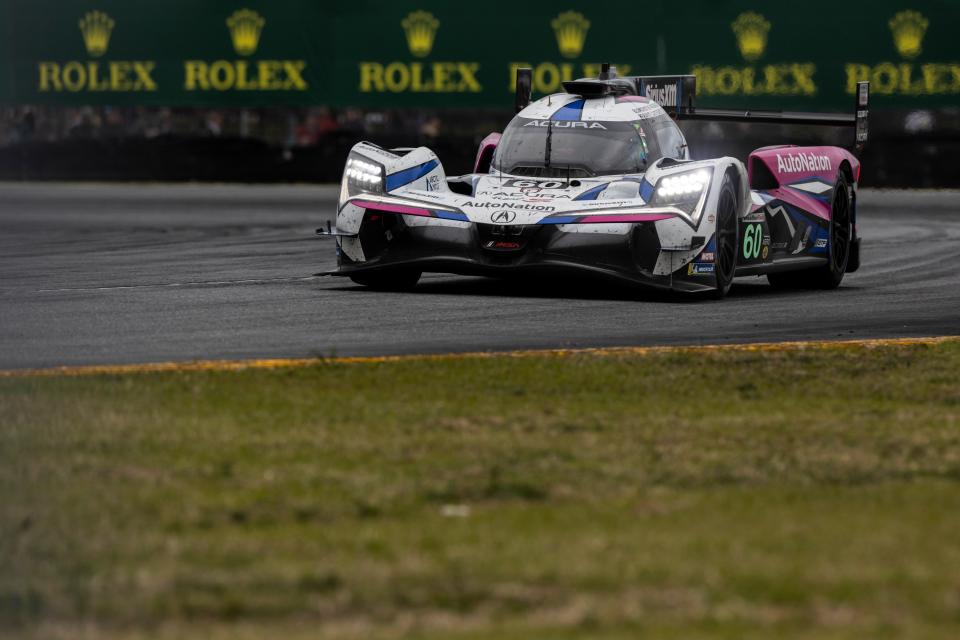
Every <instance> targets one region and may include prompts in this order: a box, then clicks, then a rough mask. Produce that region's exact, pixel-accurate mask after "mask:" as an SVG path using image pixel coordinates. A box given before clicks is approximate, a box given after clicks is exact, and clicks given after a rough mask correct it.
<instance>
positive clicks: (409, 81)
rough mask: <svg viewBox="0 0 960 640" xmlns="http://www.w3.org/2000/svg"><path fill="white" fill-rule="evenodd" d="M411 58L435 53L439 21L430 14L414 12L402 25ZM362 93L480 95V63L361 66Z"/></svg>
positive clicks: (458, 62)
mask: <svg viewBox="0 0 960 640" xmlns="http://www.w3.org/2000/svg"><path fill="white" fill-rule="evenodd" d="M400 26H401V27H402V28H403V35H404V38H406V41H407V48H408V49H409V50H410V55H412V56H413V57H415V58H425V57H427V56H428V55H430V52H431V51H432V50H433V43H434V40H435V39H436V36H437V31H438V30H439V28H440V21H439V20H437V19H436V18H435V17H434V15H433V14H432V13H430V12H429V11H422V10H418V11H413V12H411V13H410V14H408V15H407V17H405V18H404V19H403V20H401V21H400ZM359 67H360V91H361V92H363V93H480V92H481V91H483V86H482V85H481V84H480V82H479V81H478V80H477V74H478V73H479V71H480V64H479V63H477V62H466V61H456V62H404V61H399V60H397V61H393V62H386V63H384V62H373V61H370V62H360V63H359Z"/></svg>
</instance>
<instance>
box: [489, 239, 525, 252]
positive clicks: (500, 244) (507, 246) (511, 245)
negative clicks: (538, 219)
mask: <svg viewBox="0 0 960 640" xmlns="http://www.w3.org/2000/svg"><path fill="white" fill-rule="evenodd" d="M483 246H484V248H486V249H504V250H508V251H515V250H517V249H520V248H522V247H523V245H521V244H520V243H519V242H511V241H509V240H487V241H486V242H485V243H484V244H483Z"/></svg>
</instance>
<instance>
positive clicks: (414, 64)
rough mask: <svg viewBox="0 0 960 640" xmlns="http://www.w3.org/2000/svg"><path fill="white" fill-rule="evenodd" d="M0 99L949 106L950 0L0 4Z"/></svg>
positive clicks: (959, 60) (957, 89) (72, 0)
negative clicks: (529, 94)
mask: <svg viewBox="0 0 960 640" xmlns="http://www.w3.org/2000/svg"><path fill="white" fill-rule="evenodd" d="M0 6H2V7H3V9H2V13H0V18H2V19H3V20H4V23H5V24H4V25H3V33H4V34H5V35H4V41H3V44H2V45H0V102H2V103H5V104H53V105H56V104H63V105H81V104H82V105H98V104H102V105H105V104H110V105H169V106H177V105H224V106H230V105H234V106H260V105H308V104H329V105H334V106H348V105H352V106H359V107H438V108H439V107H481V108H509V105H510V104H511V93H512V91H513V79H514V77H515V71H516V69H517V68H518V67H531V68H532V69H533V88H534V93H535V94H541V95H542V94H545V93H549V92H553V91H558V90H560V89H561V86H562V83H563V82H564V81H565V80H571V79H575V78H578V77H582V76H591V75H596V73H597V72H598V70H599V67H600V63H602V62H607V61H609V62H612V63H614V64H616V65H617V67H618V70H619V71H620V73H621V74H622V75H626V74H647V75H650V74H665V73H670V74H676V73H693V74H695V75H696V76H697V93H698V101H699V103H700V104H702V105H710V106H721V107H726V106H744V107H755V108H780V109H799V110H828V109H830V110H836V109H842V110H847V109H848V108H849V107H850V104H851V102H852V100H853V91H854V89H855V87H856V83H857V82H858V81H860V80H870V81H871V83H872V89H873V91H872V96H873V104H874V106H875V107H878V108H883V107H900V108H925V107H938V106H939V107H943V106H956V105H960V44H958V41H957V39H956V36H955V32H956V29H957V28H958V27H960V3H954V2H950V3H948V2H942V1H940V2H936V1H926V2H913V3H907V4H904V3H902V2H899V1H897V2H888V1H886V0H877V1H875V2H871V3H840V4H838V3H835V2H828V1H826V0H809V1H808V2H805V3H803V4H802V5H798V4H796V3H776V4H774V3H761V2H756V1H754V2H741V1H736V2H734V1H731V2H723V1H713V2H709V1H695V0H691V1H689V2H687V3H685V4H683V5H682V7H681V6H678V5H677V4H676V3H671V2H666V1H663V0H651V1H649V2H645V3H642V4H637V3H635V2H628V1H627V0H620V1H615V0H609V1H606V2H600V1H597V0H594V1H591V2H578V1H574V2H569V3H564V4H561V5H530V6H524V5H522V4H519V3H509V2H503V1H501V0H488V1H487V2H484V3H482V4H476V5H467V4H463V3H459V4H452V3H447V2H440V1H439V0H424V1H423V2H416V3H396V2H379V1H374V0H366V1H364V0H356V1H354V2H350V3H346V2H344V3H338V2H329V3H327V2H316V1H312V0H270V1H265V0H256V1H253V0H252V1H249V2H247V1H243V0H209V1H206V2H196V1H195V0H141V1H139V2H130V1H129V0H0Z"/></svg>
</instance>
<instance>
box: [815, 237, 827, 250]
mask: <svg viewBox="0 0 960 640" xmlns="http://www.w3.org/2000/svg"><path fill="white" fill-rule="evenodd" d="M813 246H814V248H816V249H823V248H824V247H826V246H827V239H826V238H817V242H816V244H814V245H813Z"/></svg>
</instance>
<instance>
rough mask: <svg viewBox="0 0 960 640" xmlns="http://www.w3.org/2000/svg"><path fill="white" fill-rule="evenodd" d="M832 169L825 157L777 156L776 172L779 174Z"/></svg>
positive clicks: (807, 154)
mask: <svg viewBox="0 0 960 640" xmlns="http://www.w3.org/2000/svg"><path fill="white" fill-rule="evenodd" d="M832 169H833V164H832V163H831V162H830V158H829V157H827V156H818V155H817V154H815V153H788V154H786V155H781V154H779V153H778V154H777V171H778V172H779V173H801V172H806V171H831V170H832Z"/></svg>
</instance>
